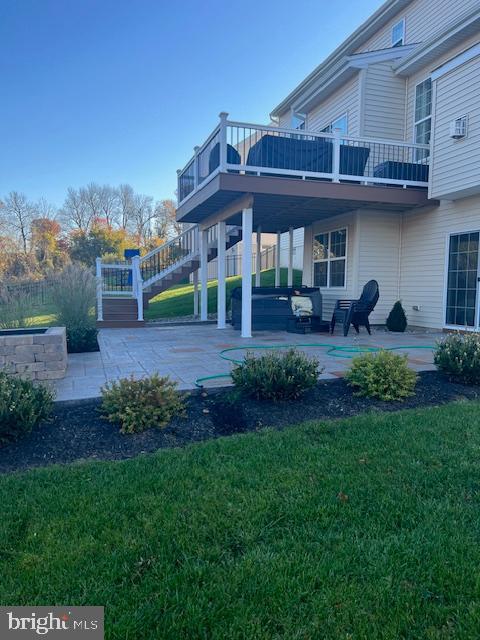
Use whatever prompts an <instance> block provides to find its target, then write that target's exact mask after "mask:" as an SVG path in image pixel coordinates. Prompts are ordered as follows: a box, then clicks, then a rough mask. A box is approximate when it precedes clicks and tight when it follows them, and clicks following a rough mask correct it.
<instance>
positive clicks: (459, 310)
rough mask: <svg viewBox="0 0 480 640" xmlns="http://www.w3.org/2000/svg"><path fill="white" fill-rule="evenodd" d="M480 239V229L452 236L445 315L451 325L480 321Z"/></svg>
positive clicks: (464, 324) (465, 324) (449, 251)
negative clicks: (479, 282)
mask: <svg viewBox="0 0 480 640" xmlns="http://www.w3.org/2000/svg"><path fill="white" fill-rule="evenodd" d="M479 240H480V233H479V232H478V231H474V232H470V233H458V234H455V235H452V236H450V242H449V250H448V277H447V308H446V317H445V321H446V324H447V325H448V326H457V327H459V328H460V327H471V328H475V327H477V326H478V324H479V318H478V313H477V307H478V296H477V290H478V267H479V260H478V251H479Z"/></svg>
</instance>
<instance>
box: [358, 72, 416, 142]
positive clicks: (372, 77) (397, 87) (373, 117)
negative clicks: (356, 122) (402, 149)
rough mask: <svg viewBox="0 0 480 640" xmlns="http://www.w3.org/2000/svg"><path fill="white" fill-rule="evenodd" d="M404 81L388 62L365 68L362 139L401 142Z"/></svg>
mask: <svg viewBox="0 0 480 640" xmlns="http://www.w3.org/2000/svg"><path fill="white" fill-rule="evenodd" d="M405 95H406V81H405V78H399V77H398V76H396V75H395V74H394V72H393V69H392V65H391V63H389V62H381V63H378V64H374V65H371V66H369V67H368V69H367V70H366V74H365V89H364V108H363V113H364V118H363V131H362V136H367V137H372V138H386V139H390V140H403V139H404V135H405Z"/></svg>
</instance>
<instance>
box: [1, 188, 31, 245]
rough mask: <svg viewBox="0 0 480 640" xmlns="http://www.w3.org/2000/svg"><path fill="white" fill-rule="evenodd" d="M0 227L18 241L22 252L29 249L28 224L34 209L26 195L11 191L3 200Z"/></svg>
mask: <svg viewBox="0 0 480 640" xmlns="http://www.w3.org/2000/svg"><path fill="white" fill-rule="evenodd" d="M0 214H1V217H2V227H3V228H4V229H5V230H6V232H7V234H8V235H9V236H10V237H12V238H14V239H15V240H17V241H18V243H19V245H20V247H21V250H22V251H23V253H24V254H27V253H28V250H29V238H30V226H31V223H32V220H33V217H34V215H35V209H34V205H33V203H32V202H30V201H29V200H28V199H27V196H26V195H25V194H23V193H19V192H18V191H11V192H10V193H9V194H8V196H7V197H6V198H5V200H4V201H3V206H2V208H1V210H0Z"/></svg>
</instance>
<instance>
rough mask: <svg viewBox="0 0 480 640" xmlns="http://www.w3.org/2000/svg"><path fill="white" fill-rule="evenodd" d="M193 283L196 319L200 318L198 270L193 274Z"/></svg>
mask: <svg viewBox="0 0 480 640" xmlns="http://www.w3.org/2000/svg"><path fill="white" fill-rule="evenodd" d="M192 281H193V315H194V317H195V318H198V308H199V305H198V269H195V271H194V272H193V274H192Z"/></svg>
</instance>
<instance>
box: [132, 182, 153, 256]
mask: <svg viewBox="0 0 480 640" xmlns="http://www.w3.org/2000/svg"><path fill="white" fill-rule="evenodd" d="M132 213H133V220H132V222H133V231H134V235H135V238H136V240H137V242H138V244H139V245H140V246H145V245H146V244H147V243H148V241H149V240H150V238H151V237H152V232H153V229H152V226H153V221H154V220H155V215H156V214H155V209H154V207H153V198H152V197H151V196H145V195H141V194H139V193H137V194H134V196H133V212H132Z"/></svg>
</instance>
